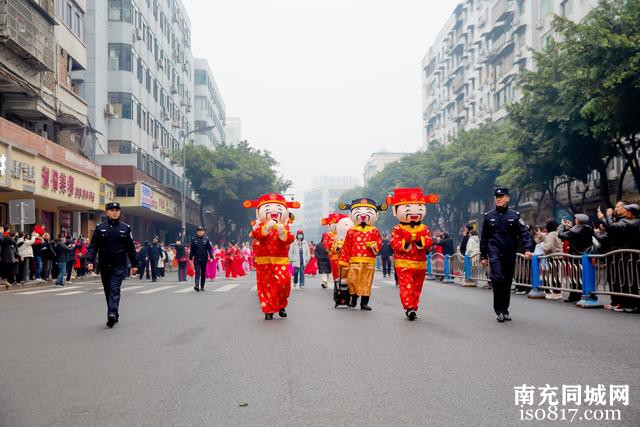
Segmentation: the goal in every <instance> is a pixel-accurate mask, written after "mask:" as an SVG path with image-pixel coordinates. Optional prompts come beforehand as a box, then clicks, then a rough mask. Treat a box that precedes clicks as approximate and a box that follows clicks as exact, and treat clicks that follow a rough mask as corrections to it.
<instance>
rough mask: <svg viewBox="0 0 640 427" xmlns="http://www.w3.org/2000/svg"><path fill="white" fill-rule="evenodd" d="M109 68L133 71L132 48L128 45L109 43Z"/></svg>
mask: <svg viewBox="0 0 640 427" xmlns="http://www.w3.org/2000/svg"><path fill="white" fill-rule="evenodd" d="M109 70H111V71H118V70H120V71H130V72H133V49H132V48H131V46H130V45H128V44H119V43H109Z"/></svg>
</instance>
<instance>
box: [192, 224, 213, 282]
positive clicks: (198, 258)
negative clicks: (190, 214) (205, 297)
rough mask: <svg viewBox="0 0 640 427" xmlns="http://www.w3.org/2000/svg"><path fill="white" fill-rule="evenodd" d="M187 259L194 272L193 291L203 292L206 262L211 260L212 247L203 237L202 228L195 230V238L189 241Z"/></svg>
mask: <svg viewBox="0 0 640 427" xmlns="http://www.w3.org/2000/svg"><path fill="white" fill-rule="evenodd" d="M189 259H190V260H193V264H194V267H195V270H196V276H195V279H196V283H195V286H194V287H193V289H195V290H196V292H200V291H204V282H205V280H206V279H207V262H209V260H210V259H213V246H211V241H210V240H209V238H208V237H206V236H205V235H204V228H202V226H200V227H198V229H197V230H196V237H194V238H193V239H191V245H190V246H189ZM198 285H199V286H200V287H198Z"/></svg>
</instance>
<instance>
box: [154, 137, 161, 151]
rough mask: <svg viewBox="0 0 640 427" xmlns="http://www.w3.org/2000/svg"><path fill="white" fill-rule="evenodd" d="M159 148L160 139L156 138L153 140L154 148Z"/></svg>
mask: <svg viewBox="0 0 640 427" xmlns="http://www.w3.org/2000/svg"><path fill="white" fill-rule="evenodd" d="M158 148H160V144H158V140H157V139H154V140H153V149H154V150H157V149H158Z"/></svg>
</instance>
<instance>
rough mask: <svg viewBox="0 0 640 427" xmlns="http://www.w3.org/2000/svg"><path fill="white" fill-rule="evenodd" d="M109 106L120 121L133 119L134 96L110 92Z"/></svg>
mask: <svg viewBox="0 0 640 427" xmlns="http://www.w3.org/2000/svg"><path fill="white" fill-rule="evenodd" d="M109 104H111V106H112V108H113V113H114V114H115V115H116V118H119V119H129V120H131V119H133V96H132V95H131V94H130V93H124V92H109Z"/></svg>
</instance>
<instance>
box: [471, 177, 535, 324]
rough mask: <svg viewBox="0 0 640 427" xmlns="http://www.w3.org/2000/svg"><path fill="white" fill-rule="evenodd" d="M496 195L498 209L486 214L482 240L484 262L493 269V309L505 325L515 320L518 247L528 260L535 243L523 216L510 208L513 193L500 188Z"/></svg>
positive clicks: (481, 252)
mask: <svg viewBox="0 0 640 427" xmlns="http://www.w3.org/2000/svg"><path fill="white" fill-rule="evenodd" d="M494 196H495V202H496V208H495V209H494V210H492V211H490V212H487V213H485V214H484V222H483V224H482V237H481V238H480V259H481V260H482V265H484V266H485V267H486V266H487V265H489V266H490V274H489V278H490V279H491V285H492V286H493V309H494V310H495V312H496V315H497V320H498V322H504V321H505V320H511V316H509V300H510V298H511V282H512V281H513V274H514V271H515V267H516V252H517V249H518V246H521V247H522V248H524V251H525V253H524V255H525V257H527V258H531V250H532V249H533V240H532V238H531V235H530V234H529V232H528V231H527V227H526V225H525V223H524V220H523V219H522V218H520V213H519V212H516V211H514V210H513V209H509V190H508V189H507V188H504V187H498V188H496V190H495V192H494ZM518 241H519V242H518ZM519 243H520V244H519Z"/></svg>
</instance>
